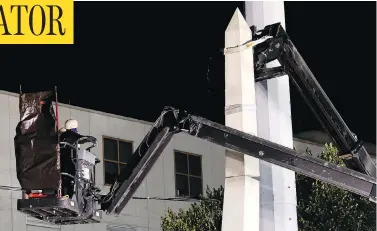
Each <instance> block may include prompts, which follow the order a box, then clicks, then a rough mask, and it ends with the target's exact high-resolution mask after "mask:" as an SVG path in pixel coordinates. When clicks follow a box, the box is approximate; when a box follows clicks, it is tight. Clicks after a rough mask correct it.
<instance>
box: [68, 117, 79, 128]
mask: <svg viewBox="0 0 377 231" xmlns="http://www.w3.org/2000/svg"><path fill="white" fill-rule="evenodd" d="M78 127H79V123H78V122H77V120H72V119H71V120H67V121H66V122H65V129H67V130H72V129H77V128H78Z"/></svg>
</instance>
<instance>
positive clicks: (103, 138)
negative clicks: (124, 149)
mask: <svg viewBox="0 0 377 231" xmlns="http://www.w3.org/2000/svg"><path fill="white" fill-rule="evenodd" d="M105 139H109V140H116V141H117V159H118V160H117V161H114V160H108V159H106V158H105ZM119 141H121V142H124V143H131V154H133V152H134V142H133V141H131V140H125V139H120V138H115V137H111V136H105V135H103V136H102V160H103V161H102V162H103V183H104V186H112V184H109V183H106V178H105V176H106V169H105V163H106V162H109V163H114V164H117V165H118V166H117V167H118V175H119V174H120V167H119V164H123V165H127V163H126V162H122V161H119Z"/></svg>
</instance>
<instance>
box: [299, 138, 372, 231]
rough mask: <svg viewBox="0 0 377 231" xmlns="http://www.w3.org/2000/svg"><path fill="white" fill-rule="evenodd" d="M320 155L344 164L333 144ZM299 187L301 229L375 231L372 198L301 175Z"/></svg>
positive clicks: (332, 161) (312, 230) (326, 147)
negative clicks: (370, 199)
mask: <svg viewBox="0 0 377 231" xmlns="http://www.w3.org/2000/svg"><path fill="white" fill-rule="evenodd" d="M320 158H321V159H324V160H327V161H329V162H331V163H335V164H337V165H340V166H344V163H343V161H342V160H341V159H340V158H339V157H338V150H337V149H336V148H335V147H334V146H332V144H326V145H325V149H324V151H323V152H322V153H321V155H320ZM296 189H297V213H298V225H299V230H300V231H318V230H320V231H322V230H324V231H325V230H326V231H327V230H331V231H347V230H350V231H351V230H352V231H356V230H360V231H361V230H362V231H369V230H375V228H376V205H375V204H374V203H373V202H370V201H369V200H368V199H366V198H364V197H361V196H358V195H355V194H353V193H351V192H348V191H345V190H342V189H339V188H337V187H334V186H332V185H329V184H327V183H323V182H320V181H318V180H314V179H312V178H309V177H306V176H303V175H299V174H296Z"/></svg>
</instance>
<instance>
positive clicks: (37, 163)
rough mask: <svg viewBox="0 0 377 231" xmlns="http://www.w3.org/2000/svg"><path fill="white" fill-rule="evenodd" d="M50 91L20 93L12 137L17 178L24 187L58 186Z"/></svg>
mask: <svg viewBox="0 0 377 231" xmlns="http://www.w3.org/2000/svg"><path fill="white" fill-rule="evenodd" d="M53 96H54V92H53V91H43V92H35V93H22V94H20V99H19V100H20V122H19V123H18V125H17V127H16V136H15V137H14V145H15V155H16V169H17V178H18V181H19V182H20V185H21V187H22V189H24V190H36V189H58V188H59V182H60V163H58V154H59V153H58V152H59V145H58V133H57V129H56V117H55V112H54V109H53V105H52V101H53Z"/></svg>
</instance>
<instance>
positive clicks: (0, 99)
mask: <svg viewBox="0 0 377 231" xmlns="http://www.w3.org/2000/svg"><path fill="white" fill-rule="evenodd" d="M18 103H19V101H18V95H17V94H14V93H9V92H3V91H1V92H0V123H1V126H0V127H1V128H2V129H1V131H0V149H1V153H0V174H1V177H0V224H2V225H3V226H4V228H3V230H7V231H57V230H61V231H78V230H80V231H86V230H88V231H89V230H90V231H104V230H112V231H118V230H119V231H120V230H122V231H126V230H132V231H157V230H161V229H160V222H161V217H162V216H163V215H164V214H165V211H166V210H167V208H171V209H172V210H175V211H177V210H178V209H180V208H182V209H186V208H188V207H189V206H190V203H189V202H184V201H183V202H182V201H169V200H159V199H158V198H172V197H182V196H185V197H195V196H197V195H198V194H201V193H203V192H204V191H205V189H206V187H207V186H209V187H210V188H217V187H219V186H221V185H223V184H224V176H225V149H224V148H223V147H220V146H218V145H215V144H211V143H209V142H206V141H204V140H200V139H198V138H196V137H192V136H188V135H185V134H183V133H182V134H178V135H175V136H174V137H173V139H172V141H171V142H170V143H169V144H168V145H167V147H166V148H165V150H164V152H163V153H162V155H161V156H160V158H159V159H158V160H157V162H156V164H155V165H154V166H153V168H152V169H151V171H150V173H149V174H148V175H147V177H146V178H145V180H144V181H143V183H142V185H141V186H140V187H139V188H138V190H137V192H136V194H135V195H134V196H135V197H138V198H139V199H132V200H131V201H130V202H129V204H128V205H127V206H126V207H125V208H124V210H123V212H122V213H121V215H120V216H117V217H115V216H107V215H106V214H103V222H102V223H100V224H85V225H70V226H55V225H49V224H47V223H43V222H40V221H38V220H34V219H31V218H29V217H26V216H25V215H24V214H22V213H19V212H17V199H19V198H21V192H20V191H10V190H4V189H1V188H2V187H4V186H12V187H19V183H18V180H17V175H16V163H15V161H16V160H15V153H14V144H13V138H14V136H15V128H16V125H17V123H18V122H19V109H18V105H19V104H18ZM68 119H76V120H77V121H78V122H79V132H80V133H81V134H84V135H91V136H94V137H96V138H97V139H98V141H99V142H98V146H97V147H95V148H93V149H92V152H93V153H94V154H96V155H97V158H99V159H100V160H101V163H99V164H98V165H97V167H96V186H97V187H99V188H101V190H102V191H101V194H106V193H108V191H109V189H110V185H111V183H112V182H113V180H114V179H115V177H116V175H117V174H118V173H119V172H120V171H121V169H122V168H124V167H127V161H128V157H129V155H131V154H132V153H133V151H134V150H135V149H136V148H137V146H138V145H139V143H140V142H141V140H142V139H143V138H144V136H145V135H146V134H147V132H148V131H149V129H150V127H151V125H152V124H151V123H148V122H145V121H139V120H135V119H131V118H126V117H121V116H116V115H112V114H107V113H103V112H98V111H93V110H89V109H84V108H79V107H74V106H68V105H61V104H59V124H60V127H62V126H63V125H64V122H65V121H66V120H68ZM323 143H324V142H322V143H320V142H317V143H315V142H313V141H307V140H305V139H303V138H302V137H301V138H297V139H295V141H294V144H295V147H296V148H297V149H298V150H299V151H305V149H306V148H307V147H308V148H309V149H311V150H312V152H313V153H320V151H321V150H322V148H323ZM372 149H373V148H372ZM373 150H374V153H375V147H374V149H373ZM148 197H149V198H154V199H148ZM156 198H157V199H156Z"/></svg>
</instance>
